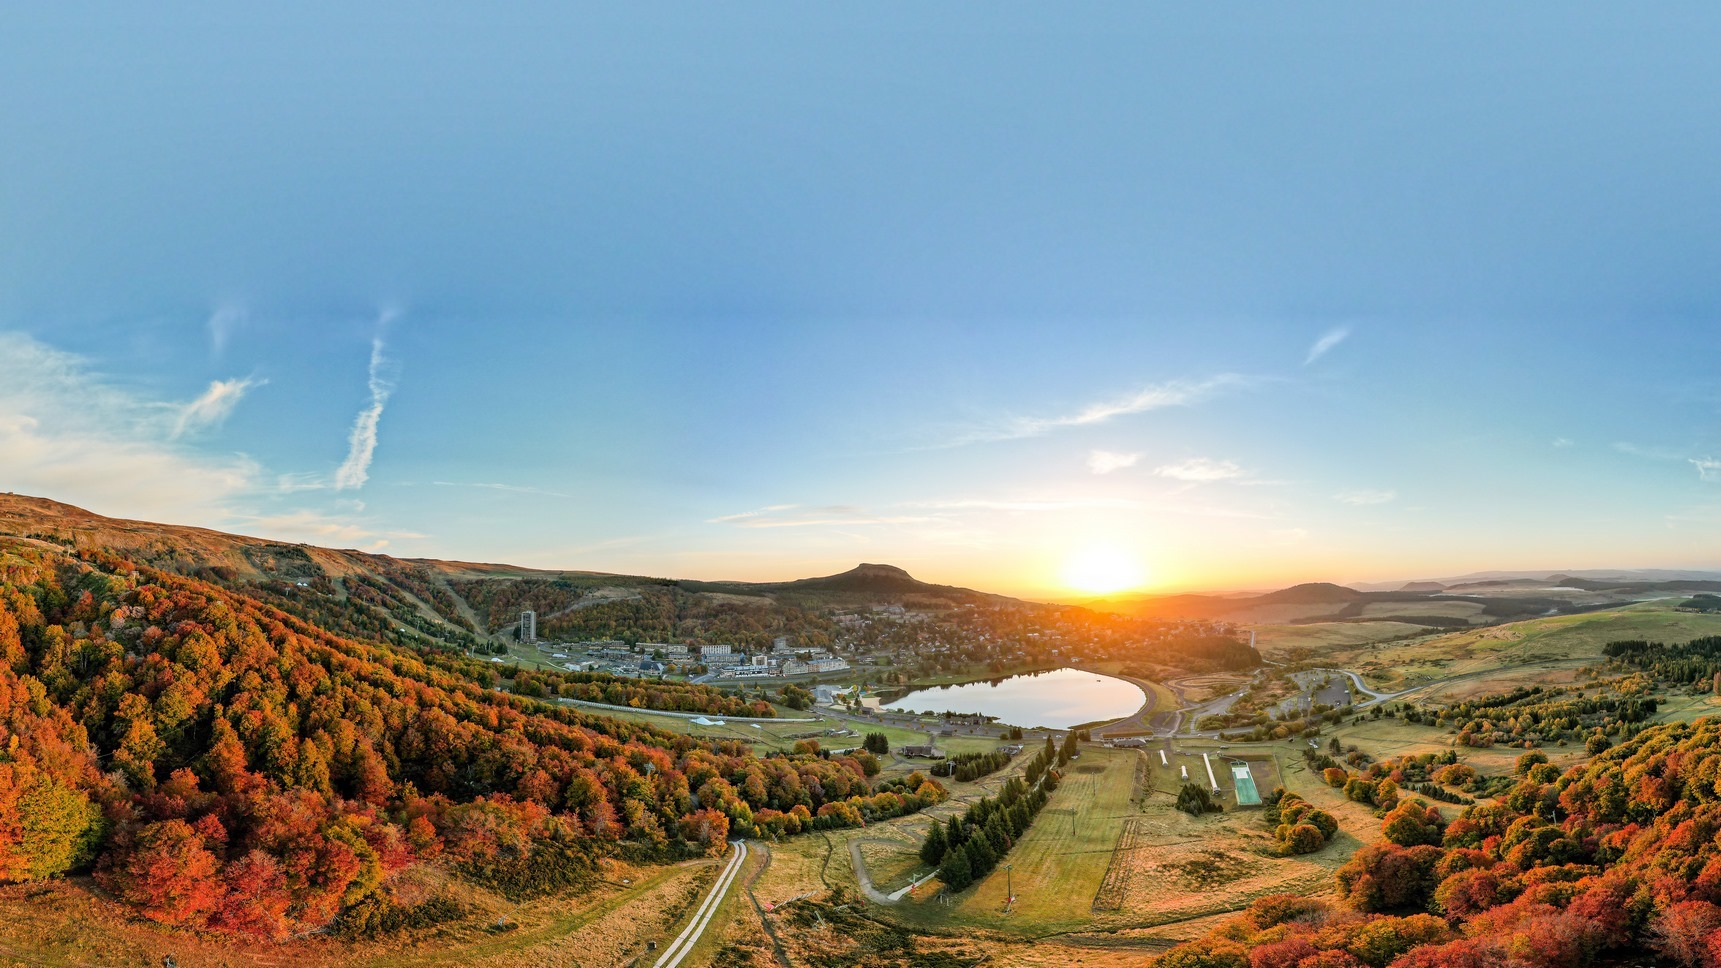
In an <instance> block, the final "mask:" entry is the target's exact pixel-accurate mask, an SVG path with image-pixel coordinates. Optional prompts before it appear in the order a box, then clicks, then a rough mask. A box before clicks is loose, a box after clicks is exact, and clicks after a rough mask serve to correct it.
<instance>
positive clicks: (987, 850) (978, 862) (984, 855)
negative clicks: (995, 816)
mask: <svg viewBox="0 0 1721 968" xmlns="http://www.w3.org/2000/svg"><path fill="white" fill-rule="evenodd" d="M962 849H963V850H965V851H967V852H968V866H969V869H970V870H972V871H973V874H974V878H975V879H976V880H978V879H980V878H982V877H985V876H986V875H987V874H990V873H991V872H992V867H993V865H994V864H997V863H998V854H997V853H996V852H995V851H993V850H992V845H991V844H989V843H987V842H986V837H985V836H984V835H982V836H979V837H974V838H972V839H970V840H969V841H968V843H966V844H963V845H962Z"/></svg>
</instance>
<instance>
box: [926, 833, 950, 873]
mask: <svg viewBox="0 0 1721 968" xmlns="http://www.w3.org/2000/svg"><path fill="white" fill-rule="evenodd" d="M949 846H950V841H949V839H948V838H946V837H945V836H944V825H943V824H941V823H934V824H933V825H932V829H931V830H930V831H928V832H927V834H926V843H924V844H921V845H920V859H921V860H923V861H925V862H926V863H927V864H929V865H931V866H933V867H936V866H938V863H939V862H940V861H942V860H944V853H945V851H946V850H947V849H948V848H949Z"/></svg>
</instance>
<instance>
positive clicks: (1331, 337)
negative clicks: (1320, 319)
mask: <svg viewBox="0 0 1721 968" xmlns="http://www.w3.org/2000/svg"><path fill="white" fill-rule="evenodd" d="M1350 334H1351V331H1350V327H1348V326H1340V327H1338V328H1336V329H1329V330H1327V331H1326V332H1325V333H1322V334H1321V338H1320V339H1318V340H1315V345H1313V346H1311V347H1309V355H1308V356H1307V357H1306V358H1305V359H1304V360H1303V365H1304V366H1308V365H1310V364H1312V363H1314V362H1315V361H1316V360H1318V359H1320V358H1321V357H1323V356H1326V355H1327V354H1328V353H1330V352H1332V350H1333V347H1335V346H1337V345H1339V344H1340V343H1343V342H1344V341H1345V338H1346V337H1348V336H1350Z"/></svg>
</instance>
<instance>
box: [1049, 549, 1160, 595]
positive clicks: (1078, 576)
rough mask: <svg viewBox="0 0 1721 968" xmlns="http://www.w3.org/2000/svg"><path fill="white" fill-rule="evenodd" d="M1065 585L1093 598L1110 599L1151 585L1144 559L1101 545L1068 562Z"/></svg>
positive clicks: (1086, 550) (1072, 556)
mask: <svg viewBox="0 0 1721 968" xmlns="http://www.w3.org/2000/svg"><path fill="white" fill-rule="evenodd" d="M1063 577H1064V584H1065V585H1068V586H1069V587H1071V588H1073V589H1076V590H1077V591H1083V592H1088V593H1090V594H1093V595H1109V594H1111V593H1113V592H1121V591H1125V590H1127V589H1131V588H1139V587H1140V586H1141V585H1142V583H1144V582H1145V581H1147V572H1146V570H1145V569H1143V567H1142V564H1141V559H1140V558H1138V557H1136V556H1135V555H1134V554H1132V553H1130V552H1128V551H1125V550H1123V549H1121V548H1117V547H1112V546H1108V545H1097V546H1094V547H1091V548H1083V549H1082V550H1080V551H1077V552H1075V553H1074V554H1072V555H1070V557H1069V558H1068V559H1067V560H1065V562H1064V576H1063Z"/></svg>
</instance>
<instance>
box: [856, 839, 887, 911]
mask: <svg viewBox="0 0 1721 968" xmlns="http://www.w3.org/2000/svg"><path fill="white" fill-rule="evenodd" d="M864 839H866V838H863V837H856V838H855V839H854V840H851V841H849V859H850V860H852V861H853V862H854V865H855V880H857V881H860V889H861V893H862V894H865V895H866V899H867V900H869V901H871V902H872V903H874V904H895V903H896V902H895V901H893V900H891V899H890V895H888V894H886V893H884V892H883V891H880V890H879V889H878V888H876V887H873V886H872V875H871V874H868V873H867V870H866V859H865V858H863V857H861V841H862V840H864Z"/></svg>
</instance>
